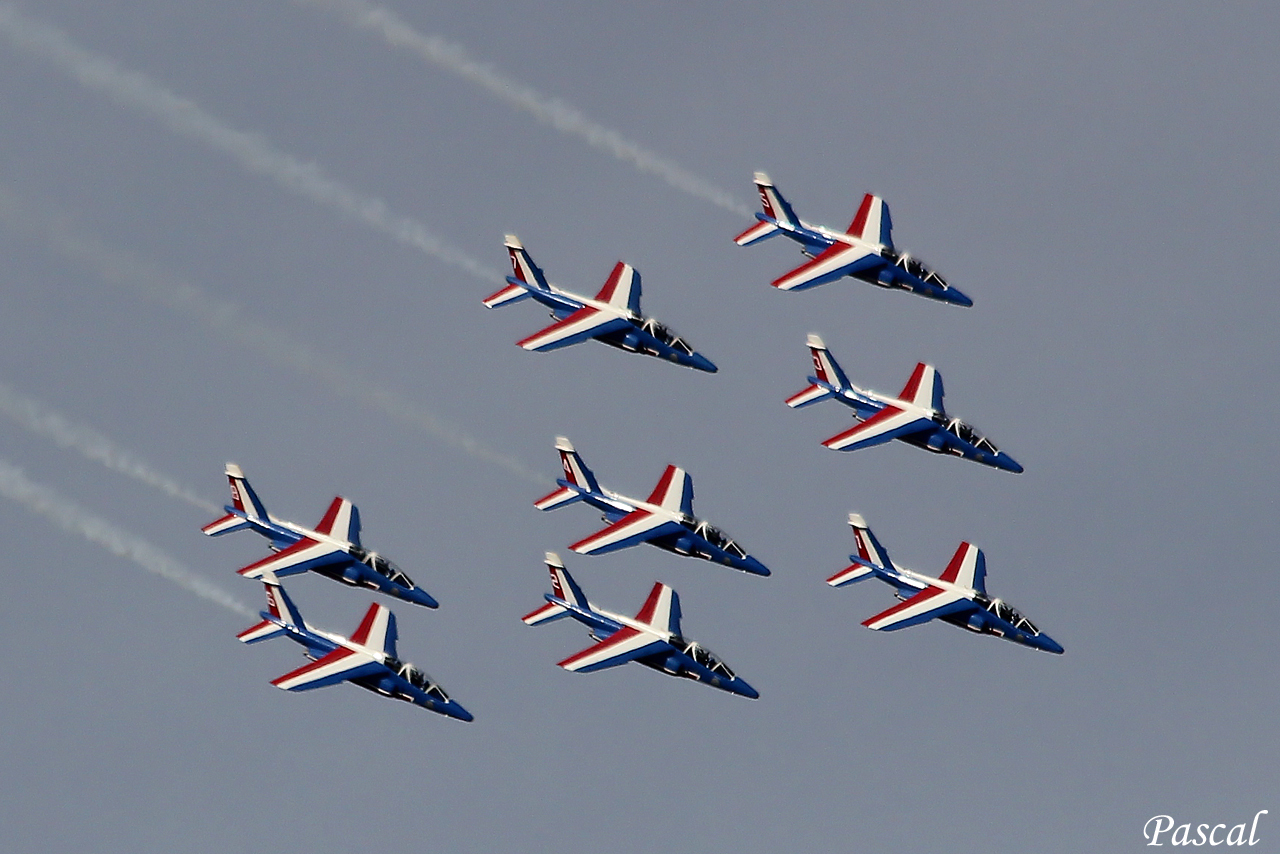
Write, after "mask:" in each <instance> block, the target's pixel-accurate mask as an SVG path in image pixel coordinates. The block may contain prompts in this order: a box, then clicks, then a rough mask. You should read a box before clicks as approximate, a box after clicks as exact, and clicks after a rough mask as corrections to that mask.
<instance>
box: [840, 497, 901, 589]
mask: <svg viewBox="0 0 1280 854" xmlns="http://www.w3.org/2000/svg"><path fill="white" fill-rule="evenodd" d="M849 527H850V528H852V529H853V540H854V543H855V544H856V545H857V549H858V553H857V554H853V555H849V557H850V559H851V560H852V561H853V563H852V564H851V565H850V566H848V567H847V568H845V569H842V570H840V571H839V572H837V573H836V574H835V575H833V576H831V577H830V578H828V579H827V583H828V584H830V585H831V586H832V587H843V586H845V585H846V584H852V583H853V582H855V581H861V580H862V579H864V578H870V577H872V576H873V575H876V574H877V572H883V571H885V570H888V569H889V568H890V567H892V566H893V562H892V561H891V560H890V559H889V555H888V553H887V552H885V550H884V546H882V545H880V540H878V539H877V538H876V535H875V534H873V533H871V529H870V528H869V527H867V520H866V519H863V518H862V517H861V516H859V515H858V514H857V513H850V514H849Z"/></svg>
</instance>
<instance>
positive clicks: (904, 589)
mask: <svg viewBox="0 0 1280 854" xmlns="http://www.w3.org/2000/svg"><path fill="white" fill-rule="evenodd" d="M849 525H850V527H852V528H853V537H854V539H855V540H856V541H857V544H858V553H857V554H856V555H849V559H850V560H851V561H853V565H852V566H850V567H848V568H847V569H843V570H841V571H840V572H837V573H836V574H835V575H833V576H831V577H830V578H828V579H827V583H828V584H830V585H831V586H832V587H844V586H845V585H846V584H852V583H853V582H855V581H861V580H862V579H864V578H871V577H873V576H874V577H876V578H879V579H880V580H881V581H883V582H885V583H887V584H892V585H893V587H894V595H896V596H897V597H898V598H899V599H902V600H903V601H902V602H900V603H898V604H897V605H894V606H893V607H892V608H890V609H889V610H887V611H884V612H882V613H879V614H876V615H875V616H874V617H872V618H871V619H869V620H864V621H863V623H862V625H864V626H866V627H867V628H869V629H875V630H877V631H887V632H891V631H894V630H896V629H904V628H906V627H907V626H914V625H917V624H919V623H924V622H927V621H929V620H932V619H935V618H936V619H939V620H943V621H945V622H948V623H951V624H952V625H953V626H959V627H960V628H962V629H968V630H969V631H971V632H977V633H978V634H983V635H995V636H996V637H998V638H1004V639H1005V640H1011V641H1013V642H1014V643H1020V644H1022V645H1023V646H1029V647H1032V648H1033V649H1039V650H1044V651H1045V652H1052V653H1054V654H1056V655H1061V654H1062V647H1061V645H1059V644H1058V642H1057V641H1055V640H1054V639H1053V638H1051V637H1049V636H1048V635H1046V634H1045V633H1043V632H1041V631H1040V630H1039V629H1037V628H1036V627H1035V624H1033V623H1032V622H1031V621H1030V620H1028V619H1027V618H1026V617H1024V616H1022V615H1021V614H1019V613H1018V612H1017V611H1016V610H1014V609H1013V608H1012V607H1010V606H1009V605H1006V604H1005V603H1004V602H1002V601H1000V600H999V599H992V598H991V597H990V596H988V595H987V585H986V579H987V560H986V558H985V557H984V556H983V554H982V549H980V548H978V547H976V546H973V545H971V544H969V543H961V544H960V548H958V549H956V553H955V555H954V556H953V557H952V558H951V563H949V564H947V568H946V570H945V571H944V572H943V573H942V576H941V577H940V578H930V577H929V576H927V575H921V574H920V573H918V572H913V571H912V570H909V569H902V568H901V567H898V566H895V565H894V563H893V561H892V560H890V559H889V555H888V553H887V552H885V550H884V547H882V546H881V545H880V542H879V540H877V539H876V537H875V535H874V534H872V533H871V529H869V528H868V527H867V523H866V521H864V520H863V518H862V517H861V516H859V515H858V514H856V513H850V514H849Z"/></svg>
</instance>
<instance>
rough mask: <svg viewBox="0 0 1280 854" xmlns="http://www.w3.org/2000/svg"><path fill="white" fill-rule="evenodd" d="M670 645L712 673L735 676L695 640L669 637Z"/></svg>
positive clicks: (726, 677) (729, 676)
mask: <svg viewBox="0 0 1280 854" xmlns="http://www.w3.org/2000/svg"><path fill="white" fill-rule="evenodd" d="M671 645H672V646H674V647H675V648H676V649H678V650H680V651H681V652H683V653H684V654H685V655H687V656H689V657H690V658H692V659H693V660H694V661H696V662H698V663H699V664H701V665H702V666H703V667H705V668H707V669H708V670H710V671H711V672H712V673H714V674H716V675H717V676H722V677H724V678H725V679H734V678H736V677H735V676H734V674H733V671H732V670H730V669H729V667H728V665H726V664H725V663H724V662H723V661H721V660H720V659H718V658H716V657H715V655H714V654H713V653H712V652H711V650H709V649H706V648H704V647H701V646H699V645H698V643H697V642H696V641H691V640H685V639H684V638H681V637H675V638H672V639H671Z"/></svg>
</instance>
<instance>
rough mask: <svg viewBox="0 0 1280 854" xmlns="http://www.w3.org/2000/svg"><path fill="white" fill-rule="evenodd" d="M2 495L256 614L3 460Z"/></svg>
mask: <svg viewBox="0 0 1280 854" xmlns="http://www.w3.org/2000/svg"><path fill="white" fill-rule="evenodd" d="M0 495H3V496H4V497H5V498H8V499H10V500H12V501H16V502H18V503H19V504H22V505H25V506H26V507H27V508H28V509H30V510H33V511H35V512H36V513H39V514H40V515H41V516H44V517H45V518H47V519H49V520H50V521H52V522H53V523H54V524H56V525H58V527H60V528H62V529H63V530H64V531H70V532H71V533H74V534H79V535H80V536H82V537H84V538H85V539H86V540H89V541H91V542H94V543H97V544H98V545H100V546H102V547H103V548H105V549H106V550H107V551H109V552H111V553H112V554H114V555H118V556H120V557H123V558H128V559H129V560H131V561H133V562H134V563H136V564H138V566H140V567H142V568H143V569H145V570H146V571H147V572H151V573H155V574H156V575H158V576H160V577H161V578H166V579H168V580H169V581H172V582H173V583H174V584H177V585H178V586H180V587H182V588H183V589H185V590H188V591H190V592H192V593H194V594H196V595H197V596H199V597H200V598H201V599H204V600H206V601H208V602H212V603H214V604H215V605H221V606H222V607H224V608H226V609H227V610H229V611H234V612H235V613H237V614H242V615H244V616H246V617H252V616H254V615H255V614H256V612H255V611H254V610H253V609H252V608H250V607H249V606H248V605H245V604H244V603H243V602H241V601H240V600H238V599H236V598H235V597H233V596H230V595H229V594H227V593H225V592H223V591H222V590H221V589H219V588H218V587H217V586H215V585H213V584H211V583H209V582H208V581H206V580H205V579H204V578H202V577H200V576H199V575H198V574H196V572H195V571H194V570H191V569H189V568H188V567H186V566H183V565H182V564H181V563H179V562H178V561H176V560H174V559H173V558H171V557H169V556H168V555H167V554H165V553H164V552H162V551H160V549H158V548H156V547H155V546H153V545H151V544H150V543H148V542H146V541H145V540H142V539H139V538H138V537H135V536H133V535H132V534H129V533H127V532H125V531H122V530H120V529H119V528H117V527H116V526H114V525H112V524H111V523H110V522H107V521H105V520H103V519H100V518H98V517H97V516H94V515H93V514H92V513H90V512H88V511H87V510H84V509H83V508H81V507H80V506H79V505H78V504H76V503H74V502H72V501H69V500H67V499H65V498H63V497H62V496H60V495H58V494H57V493H56V492H54V491H53V490H51V489H49V488H48V487H47V486H41V485H40V484H38V483H35V482H33V481H31V480H30V479H29V478H28V477H27V476H26V475H25V474H23V473H22V471H21V470H20V469H18V468H17V467H15V466H13V465H12V464H10V463H9V462H7V461H5V460H3V459H0Z"/></svg>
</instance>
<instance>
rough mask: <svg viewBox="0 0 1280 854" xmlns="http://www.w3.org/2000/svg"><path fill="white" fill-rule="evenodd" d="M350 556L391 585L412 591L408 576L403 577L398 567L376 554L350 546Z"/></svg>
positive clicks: (410, 580)
mask: <svg viewBox="0 0 1280 854" xmlns="http://www.w3.org/2000/svg"><path fill="white" fill-rule="evenodd" d="M351 556H352V557H353V558H355V559H356V560H358V561H360V562H361V563H362V564H364V565H365V566H367V567H369V568H370V569H372V570H373V571H374V572H376V573H378V574H379V575H381V576H382V577H383V578H385V579H387V580H388V581H390V582H391V583H392V584H395V585H398V586H400V587H404V588H406V589H410V590H411V589H413V586H414V585H413V580H412V579H411V578H409V576H407V575H405V574H404V572H403V571H401V569H400V567H398V566H396V565H395V564H394V563H392V562H391V561H389V560H387V559H386V558H385V557H383V556H382V555H380V554H378V553H377V552H374V551H369V550H368V549H362V548H360V547H359V546H352V547H351Z"/></svg>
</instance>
